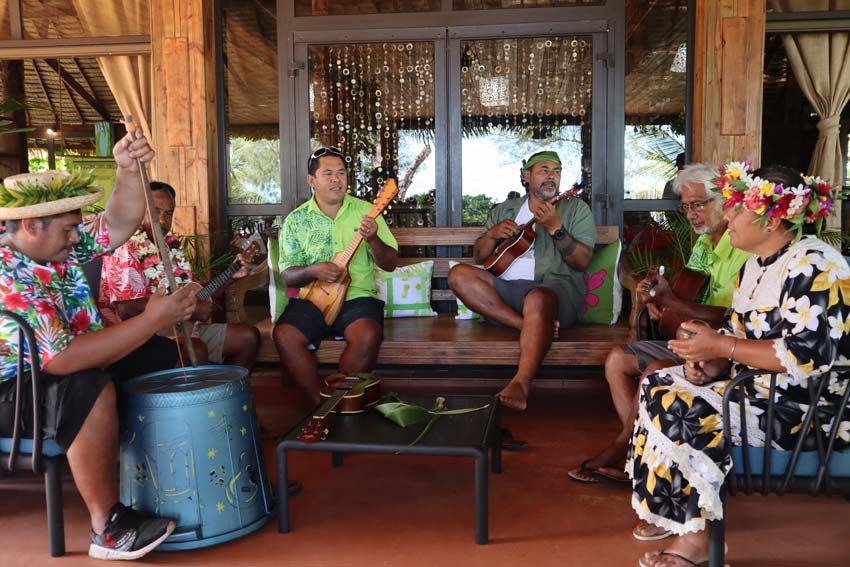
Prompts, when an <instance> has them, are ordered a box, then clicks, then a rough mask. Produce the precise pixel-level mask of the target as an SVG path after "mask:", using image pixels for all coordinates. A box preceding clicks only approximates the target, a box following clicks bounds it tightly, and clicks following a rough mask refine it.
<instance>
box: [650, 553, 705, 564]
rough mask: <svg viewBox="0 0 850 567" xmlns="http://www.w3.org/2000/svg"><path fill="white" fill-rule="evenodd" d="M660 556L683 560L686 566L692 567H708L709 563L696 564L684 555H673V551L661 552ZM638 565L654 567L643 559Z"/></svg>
mask: <svg viewBox="0 0 850 567" xmlns="http://www.w3.org/2000/svg"><path fill="white" fill-rule="evenodd" d="M658 555H666V556H667V557H675V558H676V559H681V560H682V561H684V562H685V563H686V564H688V565H690V566H691V567H708V561H703V562H702V563H696V562H694V561H691V560H690V559H688V558H687V557H685V556H684V555H679V554H678V553H673V552H672V551H661V552H659V553H658ZM638 565H640V567H652V564H651V563H646V562H644V560H643V558H640V559H639V560H638Z"/></svg>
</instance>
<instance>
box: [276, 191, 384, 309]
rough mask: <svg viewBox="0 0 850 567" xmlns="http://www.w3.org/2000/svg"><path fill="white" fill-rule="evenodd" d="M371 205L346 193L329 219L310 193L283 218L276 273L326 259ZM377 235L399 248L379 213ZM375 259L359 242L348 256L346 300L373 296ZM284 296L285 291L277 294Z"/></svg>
mask: <svg viewBox="0 0 850 567" xmlns="http://www.w3.org/2000/svg"><path fill="white" fill-rule="evenodd" d="M371 208H372V204H371V203H368V202H366V201H364V200H362V199H358V198H357V197H352V196H351V195H346V196H345V198H344V199H343V201H342V206H341V207H340V208H339V211H338V212H337V214H336V218H334V219H332V218H330V217H329V216H327V215H326V214H325V213H323V212H322V210H321V209H320V208H319V205H318V203H316V198H315V197H313V198H311V199H310V200H309V201H307V202H306V203H304V204H303V205H301V206H299V207H298V208H296V209H295V210H294V211H292V212H291V213H289V215H288V216H287V217H286V220H284V221H283V228H281V230H280V236H279V239H278V242H279V243H280V257H279V258H278V264H277V266H278V270H279V273H283V271H284V270H286V269H287V268H291V267H292V266H310V265H313V264H317V263H319V262H328V261H330V260H331V258H332V257H333V255H334V254H336V253H337V252H342V251H343V250H345V248H346V247H347V246H348V245H349V243H350V242H351V239H352V238H354V235H355V234H356V232H357V230H358V229H359V228H360V223H361V222H362V220H363V215H365V214H367V213H368V212H369V210H370V209H371ZM376 220H377V221H378V238H380V239H381V240H382V241H383V242H384V244H386V245H387V246H390V247H391V248H394V249H395V250H398V243H397V242H396V239H395V237H394V236H393V235H392V233H391V232H390V229H389V227H388V226H387V223H386V222H385V221H384V218H383V217H382V216H378V218H377V219H376ZM374 270H375V262H374V260H373V258H372V250H371V248H369V246H368V245H365V244H364V245H361V246H360V247H358V249H357V252H356V253H355V254H354V256H353V257H352V258H351V262H350V263H349V265H348V273H349V275H350V276H351V285H350V286H349V287H348V293H347V294H346V295H345V300H346V301H349V300H351V299H356V298H358V297H376V295H377V289H376V288H375V273H374ZM280 296H281V297H285V295H284V294H280ZM286 304H287V301H286V300H282V301H280V302H278V304H277V305H276V309H275V311H276V312H275V316H274V320H275V321H277V320H278V319H279V318H280V315H281V313H283V310H284V308H285V307H286Z"/></svg>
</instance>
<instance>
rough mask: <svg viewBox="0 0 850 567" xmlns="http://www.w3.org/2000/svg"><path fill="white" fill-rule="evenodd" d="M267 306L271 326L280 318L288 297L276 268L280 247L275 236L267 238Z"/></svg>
mask: <svg viewBox="0 0 850 567" xmlns="http://www.w3.org/2000/svg"><path fill="white" fill-rule="evenodd" d="M268 248H269V256H268V263H269V308H270V311H271V318H272V326H274V323H276V322H277V320H278V319H279V318H280V315H281V313H283V310H284V308H285V307H286V304H287V303H289V298H288V297H287V296H286V289H287V288H286V284H285V283H283V280H282V279H281V277H280V272H279V271H278V269H277V260H278V258H279V254H280V248H279V245H278V241H277V238H269V243H268Z"/></svg>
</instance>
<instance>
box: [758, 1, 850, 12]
mask: <svg viewBox="0 0 850 567" xmlns="http://www.w3.org/2000/svg"><path fill="white" fill-rule="evenodd" d="M766 8H767V12H768V13H772V12H795V13H799V12H836V11H842V10H850V0H767V6H766Z"/></svg>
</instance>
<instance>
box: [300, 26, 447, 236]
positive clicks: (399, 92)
mask: <svg viewBox="0 0 850 567" xmlns="http://www.w3.org/2000/svg"><path fill="white" fill-rule="evenodd" d="M308 60H309V68H310V78H309V80H310V87H309V88H310V91H309V97H310V139H311V144H312V146H313V147H314V148H315V147H318V146H336V147H338V148H340V149H341V150H342V151H343V153H345V155H346V156H347V157H346V161H347V164H348V167H349V171H348V189H349V191H351V192H352V193H353V194H354V195H356V196H357V197H360V198H361V199H365V200H367V201H374V199H375V197H376V195H377V192H378V191H379V190H380V188H381V187H382V186H383V184H384V181H385V180H386V179H387V178H388V177H396V178H397V179H398V181H399V190H400V192H399V196H398V197H397V199H396V203H395V204H393V205H391V209H390V210H389V211H388V214H387V222H388V223H390V224H391V225H400V226H428V225H433V224H434V221H435V210H436V205H435V202H434V194H435V186H436V184H435V179H436V174H435V171H436V170H435V159H434V152H433V144H434V46H433V43H432V42H407V43H366V44H362V43H361V44H350V45H321V46H310V47H309V54H308Z"/></svg>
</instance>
